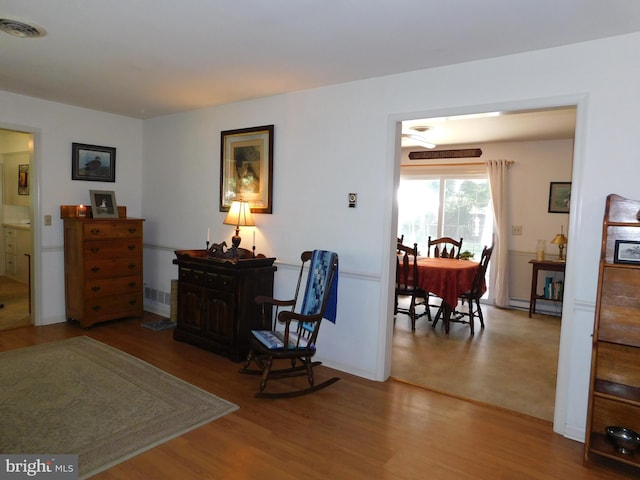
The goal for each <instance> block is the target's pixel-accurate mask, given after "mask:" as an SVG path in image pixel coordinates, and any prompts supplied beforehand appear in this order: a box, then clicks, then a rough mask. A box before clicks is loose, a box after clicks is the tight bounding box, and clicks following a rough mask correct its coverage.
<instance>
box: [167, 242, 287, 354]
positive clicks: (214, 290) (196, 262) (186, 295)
mask: <svg viewBox="0 0 640 480" xmlns="http://www.w3.org/2000/svg"><path fill="white" fill-rule="evenodd" d="M175 253H176V257H177V258H176V259H175V260H174V261H173V263H174V264H176V265H178V269H179V272H178V312H177V325H176V328H175V330H174V333H173V338H174V339H175V340H179V341H183V342H188V343H191V344H194V345H197V346H200V347H203V348H206V349H208V350H212V351H214V352H217V353H221V354H223V355H226V356H227V357H229V358H230V359H232V360H234V361H240V360H243V359H244V358H245V357H246V355H247V353H248V351H249V346H250V331H251V330H254V329H255V330H259V329H271V325H270V323H271V320H270V319H271V315H270V312H267V314H268V315H267V318H266V319H265V320H264V321H263V318H262V308H261V307H260V306H258V305H257V304H256V303H255V297H256V296H258V295H267V296H273V277H274V273H275V271H276V269H277V268H276V267H275V266H273V262H274V261H275V258H265V257H263V256H261V257H257V258H256V257H251V258H242V259H237V258H236V259H234V258H230V257H227V258H215V257H212V256H210V255H209V251H208V250H178V251H176V252H175Z"/></svg>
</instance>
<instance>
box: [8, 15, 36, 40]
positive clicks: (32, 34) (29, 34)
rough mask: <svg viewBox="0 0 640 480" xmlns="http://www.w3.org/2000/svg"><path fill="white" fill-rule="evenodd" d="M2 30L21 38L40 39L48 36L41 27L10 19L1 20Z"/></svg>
mask: <svg viewBox="0 0 640 480" xmlns="http://www.w3.org/2000/svg"><path fill="white" fill-rule="evenodd" d="M0 30H1V31H3V32H5V33H8V34H9V35H13V36H14V37H20V38H39V37H44V36H45V35H46V34H47V32H46V31H45V30H44V29H43V28H41V27H38V26H36V25H33V24H29V23H25V22H21V21H20V20H12V19H10V18H0Z"/></svg>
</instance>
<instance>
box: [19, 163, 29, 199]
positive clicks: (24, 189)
mask: <svg viewBox="0 0 640 480" xmlns="http://www.w3.org/2000/svg"><path fill="white" fill-rule="evenodd" d="M18 195H29V164H28V163H27V164H22V165H18Z"/></svg>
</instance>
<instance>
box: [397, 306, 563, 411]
mask: <svg viewBox="0 0 640 480" xmlns="http://www.w3.org/2000/svg"><path fill="white" fill-rule="evenodd" d="M401 301H404V302H408V299H406V298H402V299H401ZM460 308H463V307H462V306H460ZM464 308H466V306H465V307H464ZM432 310H433V311H434V312H435V309H432ZM421 311H422V310H420V312H421ZM482 311H483V313H484V318H485V325H486V328H485V329H480V328H479V322H478V321H477V320H476V324H477V325H476V334H475V335H474V336H473V337H471V336H470V335H469V326H468V325H464V324H459V323H457V324H456V323H454V324H452V325H451V331H450V333H449V335H446V334H445V333H444V329H443V328H442V325H441V324H438V325H436V328H435V329H434V328H432V327H431V323H429V322H428V321H427V318H426V317H422V318H419V319H418V321H417V322H416V331H415V332H412V331H411V325H410V324H411V322H410V320H409V318H408V316H407V315H402V314H398V316H397V319H396V322H395V326H394V330H393V358H392V363H391V376H392V377H394V378H396V379H399V380H404V381H407V382H409V383H412V384H414V385H419V386H423V387H426V388H431V389H433V390H436V391H440V392H446V393H448V394H450V395H455V396H458V397H462V398H466V399H472V400H475V401H479V402H484V403H488V404H491V405H496V406H500V407H503V408H506V409H509V410H513V411H516V412H519V413H524V414H526V415H531V416H534V417H536V418H540V419H543V420H547V421H549V422H552V421H553V411H554V404H555V387H556V376H557V369H558V349H559V344H560V324H561V320H560V317H557V316H551V315H541V314H534V315H533V318H528V314H527V312H524V311H518V310H506V309H500V308H496V307H491V306H489V305H483V306H482Z"/></svg>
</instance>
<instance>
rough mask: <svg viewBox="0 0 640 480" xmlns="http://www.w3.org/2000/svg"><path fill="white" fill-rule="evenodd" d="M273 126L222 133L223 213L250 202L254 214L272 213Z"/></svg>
mask: <svg viewBox="0 0 640 480" xmlns="http://www.w3.org/2000/svg"><path fill="white" fill-rule="evenodd" d="M273 133H274V126H273V125H265V126H262V127H252V128H241V129H239V130H226V131H222V132H220V134H221V135H220V211H221V212H226V211H228V210H229V207H230V206H231V202H233V201H234V200H243V201H245V202H249V205H250V206H251V212H253V213H271V212H272V208H273V207H272V198H273Z"/></svg>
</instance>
